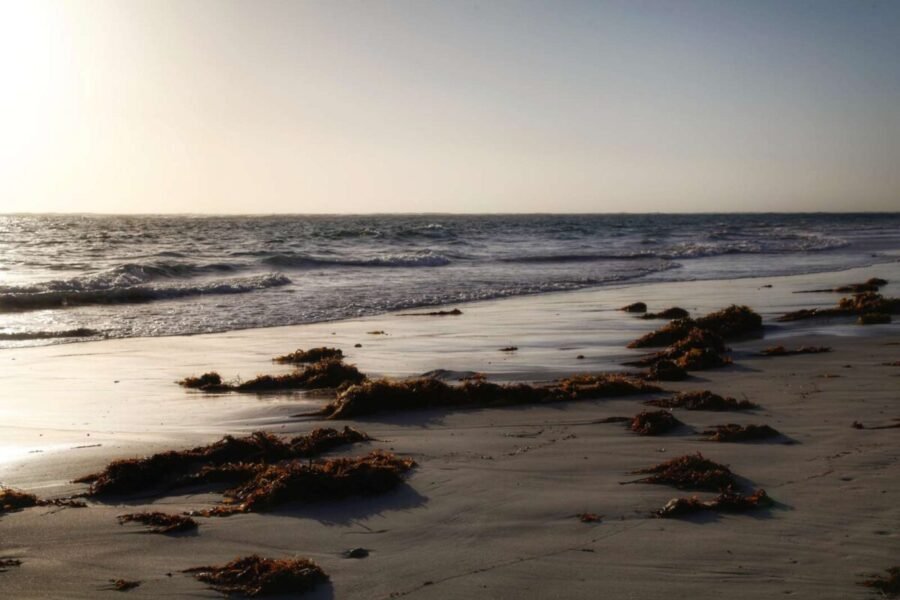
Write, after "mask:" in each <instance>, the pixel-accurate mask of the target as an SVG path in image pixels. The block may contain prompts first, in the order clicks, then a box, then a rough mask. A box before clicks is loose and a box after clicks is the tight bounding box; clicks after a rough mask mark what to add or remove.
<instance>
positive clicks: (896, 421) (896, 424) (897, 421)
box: [852, 419, 900, 429]
mask: <svg viewBox="0 0 900 600" xmlns="http://www.w3.org/2000/svg"><path fill="white" fill-rule="evenodd" d="M893 421H894V422H893V423H891V424H889V425H863V424H862V423H860V422H859V421H853V425H852V427H853V429H900V419H893Z"/></svg>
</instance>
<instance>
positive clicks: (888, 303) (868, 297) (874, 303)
mask: <svg viewBox="0 0 900 600" xmlns="http://www.w3.org/2000/svg"><path fill="white" fill-rule="evenodd" d="M870 313H875V314H884V315H895V314H900V298H885V297H884V296H882V295H881V294H879V293H877V292H863V293H860V294H854V295H853V296H851V297H849V298H842V299H841V300H840V302H838V305H837V307H834V308H804V309H801V310H796V311H793V312H789V313H785V314H783V315H781V316H780V317H778V320H779V321H782V322H786V321H800V320H804V319H814V318H817V317H843V316H854V315H856V316H862V315H866V314H870Z"/></svg>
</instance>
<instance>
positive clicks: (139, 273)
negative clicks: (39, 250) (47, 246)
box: [0, 262, 241, 294]
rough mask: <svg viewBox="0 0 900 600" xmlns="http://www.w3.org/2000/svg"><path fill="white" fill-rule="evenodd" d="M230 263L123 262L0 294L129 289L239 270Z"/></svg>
mask: <svg viewBox="0 0 900 600" xmlns="http://www.w3.org/2000/svg"><path fill="white" fill-rule="evenodd" d="M240 268H241V266H240V265H235V264H230V263H210V264H203V265H198V264H194V263H175V262H158V263H146V264H142V263H127V264H124V265H119V266H116V267H113V268H110V269H106V270H104V271H100V272H98V273H93V274H90V275H80V276H78V277H72V278H70V279H54V280H51V281H43V282H40V283H35V284H31V285H20V286H0V294H27V293H31V294H38V293H42V292H91V291H100V290H111V289H116V288H123V287H129V286H134V285H139V284H142V283H149V282H151V281H158V280H163V279H184V278H189V277H197V276H202V275H211V274H217V273H230V272H234V271H237V270H238V269H240Z"/></svg>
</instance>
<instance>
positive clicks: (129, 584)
mask: <svg viewBox="0 0 900 600" xmlns="http://www.w3.org/2000/svg"><path fill="white" fill-rule="evenodd" d="M109 582H110V583H111V584H112V586H113V589H114V590H116V591H117V592H128V591H131V590H133V589H134V588H136V587H138V586H140V585H141V582H140V581H132V580H129V579H110V580H109Z"/></svg>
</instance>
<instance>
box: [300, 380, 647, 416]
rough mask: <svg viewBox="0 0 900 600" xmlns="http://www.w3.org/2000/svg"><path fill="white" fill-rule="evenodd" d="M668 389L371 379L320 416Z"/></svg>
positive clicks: (612, 383)
mask: <svg viewBox="0 0 900 600" xmlns="http://www.w3.org/2000/svg"><path fill="white" fill-rule="evenodd" d="M660 391H662V390H661V389H660V388H659V387H657V386H655V385H652V384H650V383H647V382H646V381H643V380H641V379H637V378H633V377H627V376H624V375H620V374H605V375H579V376H575V377H571V378H568V379H563V380H561V381H559V382H557V383H555V384H552V385H543V386H541V385H537V386H532V385H527V384H524V383H520V384H507V385H500V384H496V383H490V382H488V381H485V380H484V379H483V378H472V379H466V380H464V381H463V382H462V383H461V384H460V385H450V384H448V383H445V382H443V381H440V380H439V379H436V378H433V377H424V378H418V379H407V380H402V381H394V380H389V379H380V380H376V381H365V382H363V383H361V384H358V385H354V386H351V387H349V388H348V389H346V390H344V391H343V392H341V393H340V394H339V395H338V397H337V398H336V399H335V400H334V401H332V402H331V403H329V404H328V405H327V406H326V407H325V408H324V409H322V411H321V412H320V413H318V414H320V415H323V416H325V417H327V418H329V419H349V418H354V417H358V416H362V415H372V414H376V413H381V412H388V411H408V410H419V409H425V408H459V407H478V406H507V405H517V404H539V403H549V402H562V401H566V400H588V399H598V398H609V397H614V396H630V395H634V394H645V393H654V392H660Z"/></svg>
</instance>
